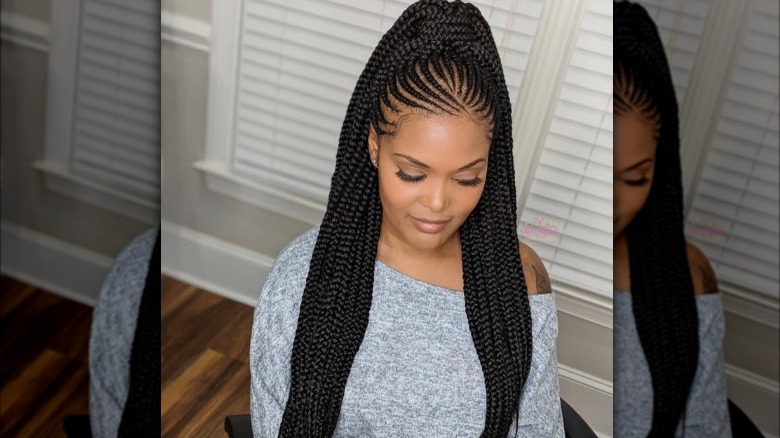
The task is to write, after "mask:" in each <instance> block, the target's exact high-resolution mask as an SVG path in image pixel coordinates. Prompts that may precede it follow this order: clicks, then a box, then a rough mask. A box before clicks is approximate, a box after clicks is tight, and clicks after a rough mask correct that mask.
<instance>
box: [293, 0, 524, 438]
mask: <svg viewBox="0 0 780 438" xmlns="http://www.w3.org/2000/svg"><path fill="white" fill-rule="evenodd" d="M409 110H413V111H416V112H423V113H429V114H436V115H445V114H454V115H466V116H470V117H474V118H477V119H481V120H488V121H489V122H490V129H491V135H492V136H491V144H490V149H489V155H488V162H489V163H490V166H489V167H488V174H487V177H486V181H485V187H484V190H483V193H482V196H481V198H480V200H479V202H478V204H477V206H476V207H475V208H474V210H473V211H472V212H471V214H470V215H469V216H468V218H467V219H466V220H465V222H464V223H463V224H462V225H461V228H460V236H461V242H462V261H463V283H464V297H465V310H466V314H467V318H468V323H469V328H470V331H471V335H472V339H473V341H474V346H475V348H476V352H477V355H478V357H479V361H480V364H481V366H482V371H483V374H484V378H485V387H486V417H485V427H484V431H483V433H482V436H483V437H494V436H502V437H505V436H507V435H508V433H509V428H510V426H511V423H512V421H513V418H515V417H514V415H515V411H516V410H517V409H518V407H519V399H520V394H521V391H522V388H523V385H524V383H525V381H526V378H527V376H528V372H529V368H530V365H531V351H532V346H531V314H530V306H529V302H528V297H527V287H526V282H525V277H524V275H523V271H522V265H521V263H520V255H519V246H518V245H519V241H518V237H517V206H516V194H515V190H516V189H515V178H514V167H513V160H512V132H511V127H512V126H511V125H512V122H511V107H510V101H509V93H508V91H507V87H506V82H505V80H504V76H503V70H502V66H501V61H500V58H499V55H498V50H497V48H496V44H495V41H494V39H493V37H492V34H491V31H490V27H489V25H488V23H487V22H486V21H485V19H484V18H483V17H482V15H481V14H480V12H479V10H478V9H477V8H476V7H475V6H473V5H470V4H466V3H462V2H461V1H455V2H452V3H450V2H447V1H445V0H421V1H418V2H416V3H414V4H412V5H411V6H409V7H408V8H407V9H406V10H405V11H404V12H403V14H402V15H401V16H400V17H399V18H398V20H397V21H396V22H395V23H394V24H393V26H392V27H391V28H390V30H388V31H387V33H386V34H385V35H384V36H383V37H382V39H381V40H380V41H379V44H378V45H377V47H376V48H375V50H374V52H373V53H372V55H371V57H370V58H369V60H368V63H367V64H366V66H365V68H364V70H363V72H362V74H361V75H360V77H359V79H358V81H357V85H356V86H355V90H354V92H353V94H352V98H351V100H350V102H349V106H348V108H347V113H346V117H345V119H344V124H343V126H342V130H341V135H340V137H339V147H338V152H337V155H336V169H335V172H334V174H333V178H332V180H331V190H330V195H329V198H328V205H327V210H326V212H325V216H324V219H323V221H322V224H321V225H320V229H319V234H318V237H317V242H316V244H315V247H314V251H313V254H312V259H311V262H310V266H309V272H308V277H307V279H306V286H305V288H304V293H303V297H302V300H301V307H300V314H299V318H298V326H297V329H296V333H295V340H294V342H293V349H292V357H291V364H290V366H291V372H290V377H291V378H290V392H289V397H288V400H287V404H286V406H285V410H284V414H283V417H282V423H281V426H280V430H279V435H280V436H285V437H288V436H330V435H332V434H333V432H334V430H335V427H336V423H337V421H338V418H339V414H340V410H341V402H342V399H343V396H344V389H345V386H346V382H347V378H348V376H349V373H350V370H351V367H352V362H353V360H354V358H355V355H356V354H357V352H358V349H359V348H360V344H361V342H362V340H363V337H364V335H365V332H366V328H367V326H368V319H369V310H370V308H371V300H372V291H373V284H374V264H375V259H376V254H377V244H378V241H379V235H380V225H381V221H382V205H381V200H380V196H379V187H378V176H377V170H376V169H375V168H374V166H372V165H371V164H370V158H369V153H368V143H367V142H368V134H369V129H370V127H371V126H372V127H373V128H374V129H375V130H376V132H377V133H379V134H380V135H393V133H394V132H395V130H396V129H397V128H398V126H399V123H400V121H401V119H402V117H401V115H402V114H403V113H406V112H408V111H409Z"/></svg>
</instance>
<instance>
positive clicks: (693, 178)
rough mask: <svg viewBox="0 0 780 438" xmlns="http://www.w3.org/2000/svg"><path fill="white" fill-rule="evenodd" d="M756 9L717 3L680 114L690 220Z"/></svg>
mask: <svg viewBox="0 0 780 438" xmlns="http://www.w3.org/2000/svg"><path fill="white" fill-rule="evenodd" d="M752 4H753V2H752V1H751V0H747V1H737V2H735V1H714V2H713V3H712V9H711V10H710V13H709V17H708V18H707V21H706V23H705V27H704V31H703V32H702V35H701V40H700V41H701V42H700V45H699V49H698V51H697V52H696V58H695V60H694V64H693V65H694V67H693V70H692V71H691V79H690V81H689V86H688V90H687V91H686V94H685V95H686V97H685V102H682V103H681V104H682V106H681V108H682V112H681V113H680V144H681V145H685V147H682V148H680V164H681V167H682V177H683V199H684V200H685V205H684V211H683V214H684V217H686V218H687V217H688V213H689V212H690V210H691V207H692V206H693V198H694V197H693V196H692V194H694V193H696V189H697V186H698V184H699V181H701V174H702V172H703V171H704V166H705V164H706V161H707V160H706V158H707V156H708V155H709V151H710V149H711V148H712V139H713V138H714V136H715V130H716V128H717V125H718V120H719V119H720V115H721V110H722V108H723V103H724V100H725V98H726V93H727V92H728V90H729V87H728V84H729V81H730V80H731V77H732V75H733V72H734V69H735V68H736V64H737V63H736V61H737V56H738V55H739V52H740V46H741V45H742V41H743V40H744V36H745V31H746V29H747V26H748V20H747V18H748V14H749V12H750V10H751V8H752ZM702 108H710V110H708V111H702Z"/></svg>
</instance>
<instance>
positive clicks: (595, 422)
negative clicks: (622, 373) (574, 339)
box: [558, 363, 612, 437]
mask: <svg viewBox="0 0 780 438" xmlns="http://www.w3.org/2000/svg"><path fill="white" fill-rule="evenodd" d="M558 376H559V378H560V386H561V398H563V399H564V400H566V402H567V403H568V404H569V405H571V407H573V408H574V410H575V411H577V413H578V414H580V416H582V418H583V419H584V420H585V421H586V422H587V423H588V425H589V426H590V427H591V428H593V430H594V432H596V434H597V435H598V436H600V437H609V436H612V415H611V413H612V382H610V381H608V380H604V379H602V378H600V377H596V376H594V375H591V374H588V373H586V372H583V371H581V370H578V369H577V368H574V367H571V366H568V365H564V364H562V363H558ZM604 412H609V413H610V415H609V416H608V418H606V417H605V416H604Z"/></svg>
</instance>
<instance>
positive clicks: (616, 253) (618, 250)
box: [612, 233, 628, 263]
mask: <svg viewBox="0 0 780 438" xmlns="http://www.w3.org/2000/svg"><path fill="white" fill-rule="evenodd" d="M627 260H628V240H626V234H625V233H620V234H618V235H617V237H615V239H614V240H613V242H612V261H613V263H616V262H625V261H627Z"/></svg>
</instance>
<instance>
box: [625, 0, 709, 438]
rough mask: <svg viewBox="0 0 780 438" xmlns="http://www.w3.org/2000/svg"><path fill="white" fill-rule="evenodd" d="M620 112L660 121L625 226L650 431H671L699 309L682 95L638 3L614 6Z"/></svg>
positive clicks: (693, 363)
mask: <svg viewBox="0 0 780 438" xmlns="http://www.w3.org/2000/svg"><path fill="white" fill-rule="evenodd" d="M614 29H615V36H616V38H615V54H614V57H615V62H614V72H613V73H614V75H613V77H614V80H613V89H614V90H613V94H614V111H615V115H620V114H626V113H631V112H633V113H634V114H637V115H640V116H645V117H646V118H648V119H649V120H652V121H655V122H656V123H657V124H658V126H659V128H658V129H659V132H658V142H657V146H656V153H655V170H654V174H653V183H652V186H651V188H650V193H649V194H648V197H647V200H646V201H645V203H644V205H643V206H642V208H641V210H640V211H639V212H638V213H637V215H636V217H635V218H634V219H633V220H632V221H631V223H630V224H629V225H628V227H627V228H626V231H625V232H626V240H627V242H628V255H629V270H630V278H631V294H632V310H633V313H634V319H635V320H636V328H637V332H638V333H639V341H640V343H641V345H642V349H643V351H644V354H645V358H646V359H647V364H648V367H649V369H650V375H651V378H652V386H653V424H652V429H651V431H650V435H649V436H664V437H665V436H673V435H674V432H675V430H676V428H677V425H678V423H679V421H680V419H681V417H682V418H683V419H684V413H685V405H686V401H687V397H688V392H689V389H690V386H691V383H692V382H693V378H694V376H695V374H696V367H697V365H698V356H699V338H698V315H697V311H696V301H695V297H694V293H693V282H692V279H691V274H690V270H689V265H688V259H687V255H686V243H685V235H684V232H683V229H684V224H683V196H682V176H681V168H680V140H679V122H678V112H677V99H676V97H675V93H674V87H673V85H672V78H671V74H670V71H669V65H668V62H667V59H666V55H665V54H664V49H663V46H662V44H661V39H660V37H659V35H658V29H657V28H656V26H655V24H654V23H653V21H652V19H651V18H650V16H649V15H648V13H647V11H646V10H645V9H644V8H643V7H642V6H640V5H637V4H633V3H629V2H617V3H615V4H614Z"/></svg>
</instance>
